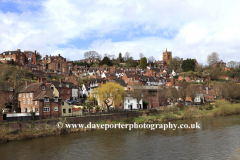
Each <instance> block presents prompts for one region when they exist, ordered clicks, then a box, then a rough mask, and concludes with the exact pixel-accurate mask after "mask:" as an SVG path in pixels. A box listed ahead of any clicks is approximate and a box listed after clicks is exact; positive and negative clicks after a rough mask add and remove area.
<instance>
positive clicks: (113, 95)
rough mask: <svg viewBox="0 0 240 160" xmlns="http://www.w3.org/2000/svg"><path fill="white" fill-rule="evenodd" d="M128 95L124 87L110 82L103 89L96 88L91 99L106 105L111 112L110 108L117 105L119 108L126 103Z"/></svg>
mask: <svg viewBox="0 0 240 160" xmlns="http://www.w3.org/2000/svg"><path fill="white" fill-rule="evenodd" d="M125 95H126V92H125V89H124V87H122V86H121V85H120V84H117V83H115V82H108V83H106V84H103V85H102V86H101V87H98V88H95V89H94V90H93V91H92V92H91V94H90V97H96V98H97V99H98V100H100V101H101V102H103V103H105V104H106V106H107V109H108V111H109V107H110V106H112V105H113V104H115V106H119V104H120V103H121V102H123V101H124V97H125Z"/></svg>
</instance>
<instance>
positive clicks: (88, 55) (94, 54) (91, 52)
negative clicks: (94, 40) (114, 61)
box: [84, 51, 99, 58]
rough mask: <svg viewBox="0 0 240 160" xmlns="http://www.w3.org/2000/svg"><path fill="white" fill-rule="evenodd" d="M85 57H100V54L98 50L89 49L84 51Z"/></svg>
mask: <svg viewBox="0 0 240 160" xmlns="http://www.w3.org/2000/svg"><path fill="white" fill-rule="evenodd" d="M84 58H99V54H98V53H97V52H96V51H88V52H85V53H84Z"/></svg>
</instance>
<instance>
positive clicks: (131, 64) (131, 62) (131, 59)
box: [127, 57, 138, 67]
mask: <svg viewBox="0 0 240 160" xmlns="http://www.w3.org/2000/svg"><path fill="white" fill-rule="evenodd" d="M127 65H128V66H129V67H136V66H137V65H138V63H137V62H136V61H134V60H133V58H132V57H130V58H129V60H128V62H127Z"/></svg>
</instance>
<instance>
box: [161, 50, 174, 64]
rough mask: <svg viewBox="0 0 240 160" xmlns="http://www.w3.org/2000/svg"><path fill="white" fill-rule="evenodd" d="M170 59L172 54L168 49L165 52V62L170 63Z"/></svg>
mask: <svg viewBox="0 0 240 160" xmlns="http://www.w3.org/2000/svg"><path fill="white" fill-rule="evenodd" d="M170 59H172V52H168V51H167V48H166V51H165V52H163V61H166V62H167V63H168V61H169V60H170Z"/></svg>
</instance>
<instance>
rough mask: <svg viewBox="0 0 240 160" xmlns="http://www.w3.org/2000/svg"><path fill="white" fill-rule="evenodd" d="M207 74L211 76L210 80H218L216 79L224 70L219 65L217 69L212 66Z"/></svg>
mask: <svg viewBox="0 0 240 160" xmlns="http://www.w3.org/2000/svg"><path fill="white" fill-rule="evenodd" d="M208 73H209V74H210V75H211V80H218V78H219V77H220V76H221V75H223V74H224V69H223V67H222V66H221V65H220V66H219V67H218V66H216V67H213V66H212V67H211V69H210V70H209V71H208Z"/></svg>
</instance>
